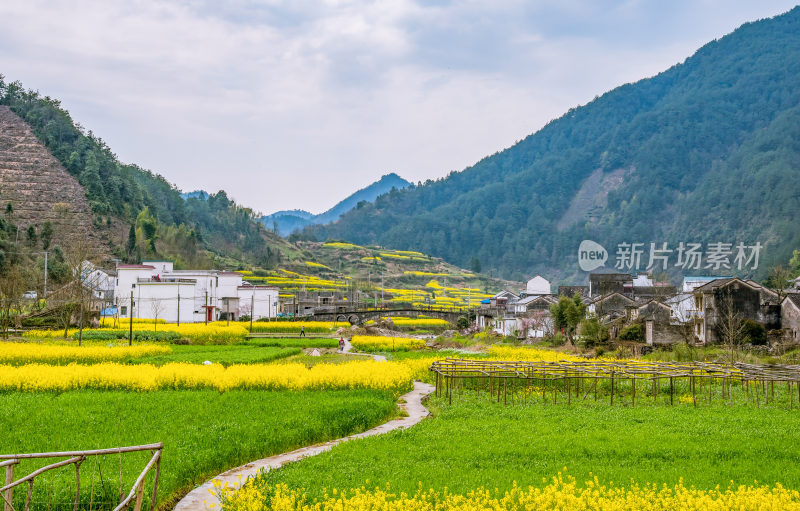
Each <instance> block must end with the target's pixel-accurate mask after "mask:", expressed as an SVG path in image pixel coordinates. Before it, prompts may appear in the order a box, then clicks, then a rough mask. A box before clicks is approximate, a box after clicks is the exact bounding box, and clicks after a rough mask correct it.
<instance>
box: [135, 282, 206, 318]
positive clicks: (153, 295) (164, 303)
mask: <svg viewBox="0 0 800 511" xmlns="http://www.w3.org/2000/svg"><path fill="white" fill-rule="evenodd" d="M194 287H195V284H194V282H190V281H185V280H177V279H171V280H153V281H150V282H138V283H137V285H136V291H135V292H134V309H133V314H134V317H137V318H142V319H163V320H164V321H166V322H167V323H192V322H193V321H194V310H193V306H194Z"/></svg>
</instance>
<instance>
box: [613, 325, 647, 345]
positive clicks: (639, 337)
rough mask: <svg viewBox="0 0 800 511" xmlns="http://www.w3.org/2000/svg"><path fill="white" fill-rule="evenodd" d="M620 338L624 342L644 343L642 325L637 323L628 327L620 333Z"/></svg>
mask: <svg viewBox="0 0 800 511" xmlns="http://www.w3.org/2000/svg"><path fill="white" fill-rule="evenodd" d="M619 338H620V340H622V341H639V342H641V341H643V340H644V332H643V331H642V325H640V324H638V323H637V324H635V325H630V326H626V327H625V328H623V329H622V331H621V332H620V333H619Z"/></svg>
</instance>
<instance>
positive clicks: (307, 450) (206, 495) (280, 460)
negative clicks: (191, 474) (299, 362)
mask: <svg viewBox="0 0 800 511" xmlns="http://www.w3.org/2000/svg"><path fill="white" fill-rule="evenodd" d="M434 390H435V387H434V386H433V385H429V384H427V383H421V382H414V390H412V391H411V392H409V393H408V394H403V395H402V396H400V403H399V404H400V407H401V408H403V409H404V410H405V411H406V412H407V413H408V417H399V418H397V419H394V420H391V421H389V422H385V423H383V424H381V425H380V426H376V427H374V428H372V429H370V430H367V431H364V432H363V433H358V434H355V435H350V436H346V437H344V438H337V439H336V440H331V441H329V442H325V443H322V444H316V445H312V446H309V447H303V448H300V449H296V450H294V451H291V452H285V453H283V454H276V455H275V456H270V457H269V458H264V459H261V460H258V461H253V462H251V463H248V464H247V465H242V466H241V467H237V468H234V469H231V470H228V471H227V472H223V473H222V474H219V475H218V476H216V477H214V478H213V479H211V480H210V481H206V482H205V483H203V484H202V485H200V486H198V487H197V488H195V489H194V490H192V491H190V492H189V493H188V494H187V495H186V496H185V497H184V498H183V499H181V500H180V502H178V504H177V505H176V506H175V511H208V510H209V509H212V508H211V505H212V504H214V509H219V504H220V503H219V500H218V499H217V498H216V497H215V496H214V495H212V494H211V492H210V491H209V490H212V489H213V488H214V481H220V482H221V483H222V484H223V485H224V484H225V483H226V482H227V483H228V485H229V487H232V486H233V485H234V484H237V485H239V484H242V483H244V482H245V480H246V479H247V478H248V477H251V476H255V475H256V474H258V472H259V471H260V470H262V469H265V470H272V469H276V468H280V467H282V466H283V465H285V464H287V463H291V462H293V461H299V460H302V459H303V458H308V457H311V456H316V455H317V454H321V453H323V452H326V451H329V450H331V448H332V447H333V446H335V445H338V444H340V443H342V442H346V441H348V440H353V439H356V438H365V437H369V436H375V435H382V434H384V433H388V432H390V431H394V430H396V429H405V428H409V427H411V426H413V425H415V424H418V423H419V422H420V421H422V419H424V418H425V417H427V416H428V415H429V412H428V409H427V408H425V406H424V405H423V404H422V400H423V398H425V397H426V396H428V395H430V394H431V393H433V391H434ZM403 401H405V402H403Z"/></svg>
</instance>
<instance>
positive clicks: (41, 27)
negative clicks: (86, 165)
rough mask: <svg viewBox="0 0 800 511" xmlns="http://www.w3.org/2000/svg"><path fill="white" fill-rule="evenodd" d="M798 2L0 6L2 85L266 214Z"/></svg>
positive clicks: (481, 144) (175, 174)
mask: <svg viewBox="0 0 800 511" xmlns="http://www.w3.org/2000/svg"><path fill="white" fill-rule="evenodd" d="M790 7H791V5H790V3H789V2H780V1H773V2H760V3H757V4H756V3H752V2H747V1H744V0H741V1H738V2H726V1H722V0H719V1H710V0H709V1H705V2H689V1H688V0H686V1H683V2H676V3H670V4H664V5H662V4H660V3H655V2H638V1H628V2H603V3H596V2H587V1H577V0H573V1H566V2H565V1H559V2H555V1H547V2H537V3H530V2H522V1H514V2H501V3H498V2H493V1H478V0H473V1H464V2H448V1H441V2H423V1H419V2H415V1H412V0H386V1H366V0H363V1H361V0H350V1H348V0H341V1H333V0H330V1H311V0H294V1H291V0H287V1H278V0H273V1H269V2H265V1H260V2H259V1H245V0H241V1H238V2H226V3H224V4H220V3H218V2H216V1H213V0H211V1H201V0H194V1H191V2H178V1H174V2H173V1H167V0H163V1H158V0H139V1H135V2H125V1H121V0H120V1H101V0H81V1H77V2H70V3H64V2H50V1H44V0H30V1H26V2H5V3H2V4H0V55H2V57H3V58H2V69H0V72H2V73H3V74H5V75H6V76H7V78H9V79H19V80H21V81H23V83H24V84H25V85H26V86H28V87H31V88H36V89H39V90H40V91H42V92H43V93H45V94H47V95H50V96H53V97H57V98H60V99H62V101H63V104H64V106H65V107H66V108H67V109H69V110H70V111H71V112H72V114H73V117H74V118H75V119H76V120H77V121H79V122H80V123H81V124H83V125H84V126H86V127H87V128H90V129H93V130H94V131H95V133H97V134H98V135H100V136H102V137H103V138H104V139H106V141H107V142H108V144H109V145H110V147H111V148H112V149H113V150H114V151H115V152H117V154H118V155H119V156H120V158H121V159H123V160H124V161H129V162H135V163H138V164H140V165H142V166H144V167H147V168H151V169H152V170H154V171H156V172H159V173H161V174H163V175H164V176H165V177H166V178H167V179H168V180H170V181H172V182H175V183H177V184H178V185H179V186H180V187H181V188H184V189H194V188H204V189H207V190H210V191H215V190H218V189H220V188H224V189H226V190H228V191H229V193H230V194H231V195H232V196H233V197H235V198H236V199H237V200H239V201H241V202H243V203H245V204H246V205H249V206H251V207H254V208H255V209H258V210H262V211H265V212H270V211H272V210H276V209H283V208H294V207H303V208H307V209H310V210H312V211H322V210H324V209H326V208H328V207H330V206H331V205H333V203H335V202H336V201H337V200H339V199H341V198H342V197H344V196H345V195H347V194H349V193H350V192H352V191H354V190H355V189H357V188H360V187H362V186H365V185H366V184H368V182H370V181H371V180H374V179H376V178H377V177H378V176H379V175H380V174H382V173H385V172H388V171H397V172H398V173H399V174H400V175H402V176H404V177H406V178H408V179H412V180H414V181H416V180H425V179H426V178H429V177H439V176H442V175H444V174H446V173H447V172H449V171H450V170H460V169H462V168H464V167H465V166H467V165H470V164H472V163H474V162H475V161H477V160H478V159H480V158H481V157H483V156H485V155H488V154H491V153H493V152H495V151H497V150H499V149H502V148H503V147H507V146H508V145H510V144H512V143H513V142H514V141H516V140H519V139H521V138H523V137H524V136H526V135H527V134H529V133H531V132H533V131H535V130H536V129H538V128H539V127H541V126H542V125H544V124H545V123H546V122H547V121H549V120H550V119H552V118H554V117H556V116H558V115H560V114H561V113H563V112H564V111H566V110H567V109H568V108H570V107H572V106H576V105H578V104H582V103H585V102H587V101H589V100H591V98H592V97H594V96H595V95H598V94H601V93H603V92H605V91H606V90H608V89H610V88H613V87H614V86H616V85H619V84H622V83H625V82H628V81H632V80H636V79H638V78H641V77H644V76H649V75H652V74H655V73H657V72H658V71H660V70H662V69H665V68H666V67H668V66H670V65H672V64H674V63H676V62H679V61H681V60H683V59H684V58H685V57H687V56H689V55H690V54H691V53H692V52H693V51H694V50H695V49H696V48H697V47H699V46H700V45H701V44H703V43H704V42H706V41H707V40H710V39H712V38H714V37H719V36H721V35H723V34H725V33H727V32H729V31H731V30H732V29H734V28H735V27H736V26H737V25H739V24H741V23H742V22H744V21H747V20H748V19H754V18H758V17H764V16H769V15H774V14H777V13H779V12H781V11H784V10H787V9H788V8H790Z"/></svg>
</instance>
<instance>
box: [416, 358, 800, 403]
mask: <svg viewBox="0 0 800 511" xmlns="http://www.w3.org/2000/svg"><path fill="white" fill-rule="evenodd" d="M430 371H432V372H433V373H434V374H435V378H436V394H437V395H438V396H443V395H444V396H445V397H447V399H448V400H449V402H450V403H452V401H453V393H454V392H455V393H456V395H458V393H459V392H463V391H464V390H474V391H476V392H479V393H480V392H486V393H487V395H488V396H491V397H492V398H496V399H497V400H498V401H502V402H504V403H508V401H509V399H511V400H512V402H513V401H515V400H519V399H525V400H529V399H532V398H533V397H534V395H535V396H539V395H541V399H542V400H543V401H545V402H549V401H551V400H552V402H553V403H558V401H559V399H561V400H562V402H565V403H567V404H571V403H572V402H573V401H576V402H578V401H584V400H586V399H587V398H589V396H593V399H594V400H595V401H598V400H599V399H600V398H601V397H602V398H604V399H605V398H606V397H608V399H609V403H610V404H612V405H613V404H614V400H615V398H616V399H617V401H618V402H619V401H620V400H621V399H625V400H626V402H627V400H628V399H630V403H631V404H632V405H635V404H636V400H637V398H638V399H639V400H640V401H641V400H643V399H652V400H653V401H654V402H661V401H663V402H666V396H667V394H668V395H669V404H675V398H676V396H678V398H679V399H681V400H684V399H688V396H689V394H691V402H692V403H693V404H694V405H695V406H697V404H698V401H701V400H704V401H706V402H712V401H714V400H717V401H720V400H721V401H723V402H725V403H729V404H733V403H734V394H737V398H739V399H743V400H744V402H745V403H755V404H756V405H760V403H761V402H762V399H763V402H764V404H769V403H771V402H772V403H774V402H775V401H776V397H775V387H776V384H777V385H778V389H779V392H778V398H777V400H779V401H780V402H781V403H786V404H788V406H789V408H790V409H791V408H793V407H794V394H795V387H796V389H797V390H796V392H797V393H798V396H797V398H798V403H800V366H787V365H752V364H744V363H736V364H716V363H706V362H690V363H679V362H675V363H670V362H647V361H639V360H621V361H612V360H587V361H569V362H568V361H562V362H542V361H534V362H524V361H490V360H479V359H460V358H447V359H445V360H441V361H437V362H434V363H433V364H432V365H431V367H430ZM783 384H785V386H786V392H785V393H783V392H782V391H781V390H780V389H781V387H782V386H783Z"/></svg>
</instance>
